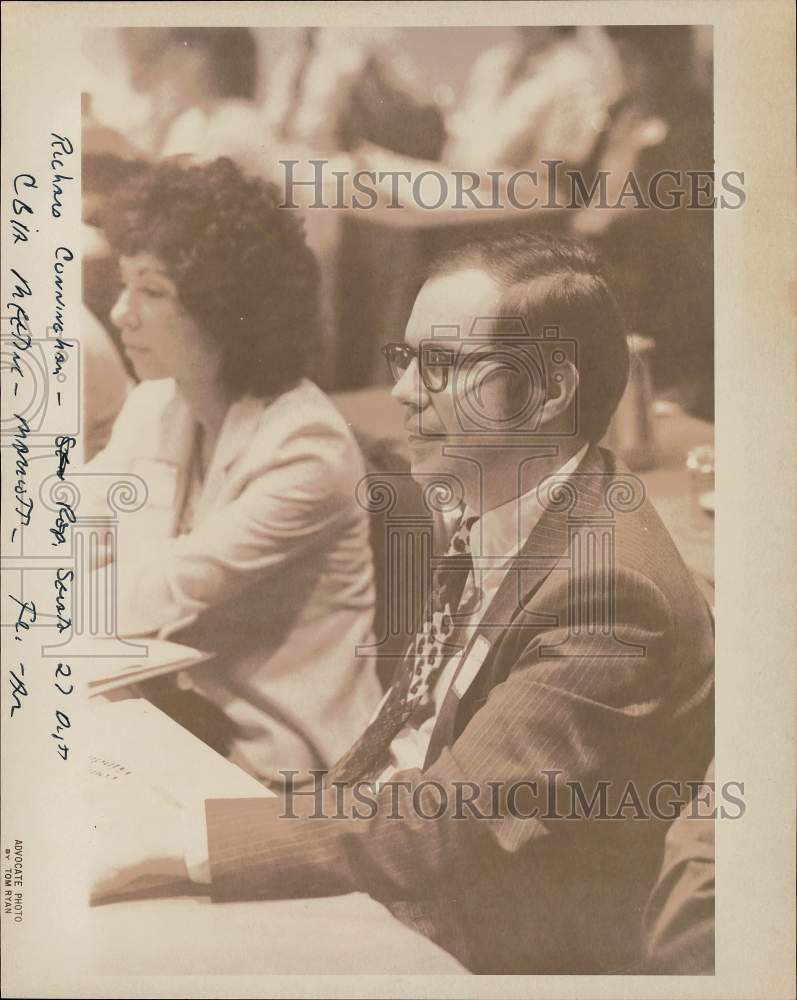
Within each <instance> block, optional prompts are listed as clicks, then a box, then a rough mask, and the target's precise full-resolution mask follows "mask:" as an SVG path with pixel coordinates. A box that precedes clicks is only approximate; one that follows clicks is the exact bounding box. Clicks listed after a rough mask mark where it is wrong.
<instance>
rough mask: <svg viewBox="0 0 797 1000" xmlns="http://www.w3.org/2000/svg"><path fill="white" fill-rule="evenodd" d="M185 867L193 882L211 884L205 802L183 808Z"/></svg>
mask: <svg viewBox="0 0 797 1000" xmlns="http://www.w3.org/2000/svg"><path fill="white" fill-rule="evenodd" d="M182 822H183V844H184V845H185V850H184V854H183V857H184V858H185V867H186V869H187V870H188V877H189V878H190V879H191V881H192V882H197V883H199V884H200V885H210V854H209V851H208V828H207V822H206V820H205V802H204V800H203V801H202V802H201V803H200V804H199V805H192V806H185V807H184V808H183V809H182Z"/></svg>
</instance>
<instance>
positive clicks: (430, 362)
mask: <svg viewBox="0 0 797 1000" xmlns="http://www.w3.org/2000/svg"><path fill="white" fill-rule="evenodd" d="M382 353H383V354H384V356H385V358H386V359H387V366H388V368H389V369H390V377H391V378H392V379H393V381H394V382H398V380H399V379H400V378H401V377H402V375H403V374H404V373H405V372H406V371H407V369H408V368H409V366H410V365H411V364H412V361H413V359H415V360H417V362H418V372H419V374H420V376H421V381H422V382H423V384H424V386H425V387H426V389H427V390H428V391H429V392H442V391H443V389H445V387H446V386H447V385H448V370H449V368H451V367H452V366H453V364H454V360H455V354H454V351H452V350H451V348H449V347H438V346H437V345H436V344H421V350H420V352H419V351H416V350H415V348H414V347H410V346H409V345H408V344H403V343H397V342H394V343H390V344H385V346H384V347H383V348H382Z"/></svg>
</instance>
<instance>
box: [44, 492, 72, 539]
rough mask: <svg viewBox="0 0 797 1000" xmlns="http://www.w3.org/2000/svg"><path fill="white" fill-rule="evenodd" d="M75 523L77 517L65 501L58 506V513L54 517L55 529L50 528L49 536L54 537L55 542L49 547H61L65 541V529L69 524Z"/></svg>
mask: <svg viewBox="0 0 797 1000" xmlns="http://www.w3.org/2000/svg"><path fill="white" fill-rule="evenodd" d="M75 521H77V515H76V514H75V512H74V511H73V510H72V508H71V507H70V505H69V504H68V503H66V501H61V503H59V504H58V513H57V514H56V517H55V527H54V528H50V534H51V535H54V536H55V541H54V542H51V543H50V544H51V545H63V544H64V542H65V541H66V529H67V528H68V527H69V525H70V524H74V523H75Z"/></svg>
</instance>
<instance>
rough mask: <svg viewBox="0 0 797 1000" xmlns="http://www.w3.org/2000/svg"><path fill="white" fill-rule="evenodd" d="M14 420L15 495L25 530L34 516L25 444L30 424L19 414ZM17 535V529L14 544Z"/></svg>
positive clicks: (20, 520) (14, 532)
mask: <svg viewBox="0 0 797 1000" xmlns="http://www.w3.org/2000/svg"><path fill="white" fill-rule="evenodd" d="M14 419H15V420H16V421H17V428H16V430H15V431H14V436H13V438H12V441H11V447H12V448H13V449H14V451H15V452H16V453H17V460H16V467H15V471H16V482H15V483H14V495H15V497H16V500H17V507H16V511H17V514H18V515H19V523H20V525H21V526H22V527H23V528H27V526H28V525H29V524H30V519H31V515H32V514H33V500H32V499H31V498H30V497H29V496H28V466H29V464H30V463H29V462H28V455H29V454H30V448H29V447H28V446H27V444H26V443H25V438H27V436H28V434H30V424H29V423H28V421H27V420H26V419H25V418H24V417H22V416H20V415H19V414H18V413H15V414H14ZM16 533H17V529H16V528H14V529H13V530H12V531H11V541H12V542H13V541H14V536H15V535H16Z"/></svg>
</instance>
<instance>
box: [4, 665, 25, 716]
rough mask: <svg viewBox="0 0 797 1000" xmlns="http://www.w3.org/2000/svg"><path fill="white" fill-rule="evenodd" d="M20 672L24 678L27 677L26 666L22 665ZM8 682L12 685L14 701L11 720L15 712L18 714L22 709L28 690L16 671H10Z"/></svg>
mask: <svg viewBox="0 0 797 1000" xmlns="http://www.w3.org/2000/svg"><path fill="white" fill-rule="evenodd" d="M19 672H20V673H21V674H22V676H23V677H24V676H25V664H24V663H20V665H19ZM8 681H9V683H10V684H11V697H12V698H13V699H14V704H13V705H12V706H11V718H12V719H13V718H14V712H18V711H19V710H20V708H22V699H23V698H27V696H28V689H27V688H26V687H25V682H24V681H23V680H22V679H21V678H20V677H18V676H17V673H16V671H15V670H9V672H8Z"/></svg>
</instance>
